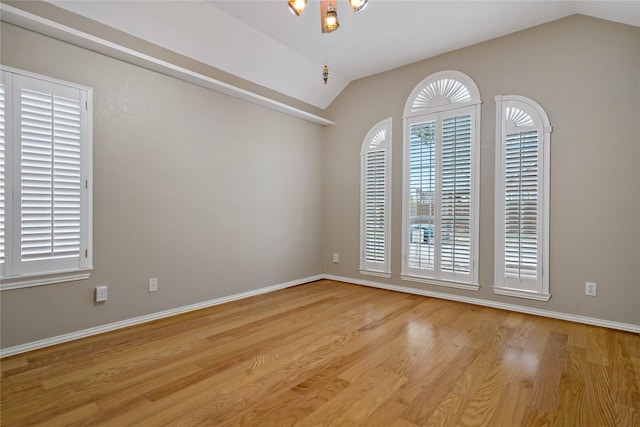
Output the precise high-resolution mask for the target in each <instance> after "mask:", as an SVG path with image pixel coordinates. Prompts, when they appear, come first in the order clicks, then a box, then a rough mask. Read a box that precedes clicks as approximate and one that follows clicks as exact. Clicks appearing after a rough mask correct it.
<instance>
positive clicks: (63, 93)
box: [3, 72, 91, 288]
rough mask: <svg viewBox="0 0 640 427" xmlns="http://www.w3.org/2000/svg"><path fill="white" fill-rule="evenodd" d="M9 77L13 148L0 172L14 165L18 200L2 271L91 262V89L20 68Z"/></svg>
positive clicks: (37, 271)
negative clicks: (10, 243)
mask: <svg viewBox="0 0 640 427" xmlns="http://www.w3.org/2000/svg"><path fill="white" fill-rule="evenodd" d="M12 81H13V82H12V87H13V99H12V100H10V102H9V103H8V105H9V106H10V113H9V115H11V119H10V120H9V121H8V122H9V123H10V124H11V125H12V127H13V132H12V135H13V137H12V138H11V141H10V142H5V143H6V144H9V143H10V144H11V146H12V148H13V155H12V156H11V159H10V163H9V164H8V167H7V168H6V172H4V173H3V176H7V177H8V176H9V174H10V171H14V172H13V176H14V177H16V179H17V180H14V182H12V188H13V191H14V197H13V201H16V200H17V201H18V202H19V205H18V206H15V205H14V206H11V208H10V209H7V212H11V217H10V218H9V219H8V220H7V221H6V223H7V224H6V229H5V232H6V233H11V234H12V236H13V237H12V238H11V239H10V241H11V242H13V245H12V247H11V248H7V249H6V250H11V259H12V262H10V263H7V265H6V266H5V268H4V269H3V278H4V279H9V281H13V282H18V281H20V280H22V278H25V277H29V276H34V275H37V276H42V275H52V274H60V273H67V272H74V271H80V270H85V269H90V268H91V258H90V254H89V249H90V247H89V246H90V241H91V236H90V228H91V218H90V186H89V176H90V166H91V158H90V154H91V140H90V122H89V97H90V94H89V89H87V88H81V87H77V86H75V85H70V84H67V83H63V82H54V81H50V80H48V79H46V78H42V77H40V76H34V75H31V74H27V73H25V74H22V73H21V72H20V73H13V75H12ZM16 172H17V174H16ZM16 195H17V197H16ZM8 204H12V203H11V202H10V201H8V200H5V206H6V205H8ZM8 224H11V225H10V226H9V225H8ZM7 240H9V239H7ZM57 281H59V280H57ZM27 282H28V280H27ZM20 283H22V281H21V282H20ZM25 283H26V282H25ZM3 288H4V286H3Z"/></svg>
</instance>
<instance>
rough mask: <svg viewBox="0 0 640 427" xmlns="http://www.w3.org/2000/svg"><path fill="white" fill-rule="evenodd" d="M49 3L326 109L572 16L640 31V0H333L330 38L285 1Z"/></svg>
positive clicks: (314, 7)
mask: <svg viewBox="0 0 640 427" xmlns="http://www.w3.org/2000/svg"><path fill="white" fill-rule="evenodd" d="M50 2H51V3H53V4H55V5H57V6H59V7H62V8H65V9H67V10H69V11H72V12H75V13H78V14H80V15H84V16H86V17H88V18H91V19H93V20H96V21H99V22H102V23H104V24H106V25H109V26H111V27H114V28H116V29H119V30H121V31H124V32H126V33H129V34H131V35H134V36H136V37H139V38H142V39H145V40H148V41H150V42H152V43H155V44H157V45H160V46H163V47H165V48H168V49H171V50H173V51H175V52H178V53H180V54H182V55H186V56H189V57H191V58H193V59H196V60H198V61H201V62H204V63H207V64H209V65H212V66H214V67H216V68H219V69H221V70H224V71H226V72H229V73H232V74H234V75H237V76H239V77H242V78H244V79H246V80H249V81H252V82H254V83H257V84H260V85H262V86H265V87H268V88H270V89H273V90H276V91H278V92H281V93H283V94H285V95H288V96H290V97H293V98H296V99H299V100H301V101H304V102H306V103H308V104H311V105H314V106H316V107H319V108H326V107H327V106H328V105H329V104H330V103H331V102H332V101H333V100H334V99H335V98H336V97H337V96H338V95H339V94H340V92H341V91H342V90H343V89H344V88H345V87H346V86H347V85H348V84H349V82H350V81H352V80H355V79H359V78H362V77H366V76H369V75H372V74H376V73H379V72H382V71H386V70H390V69H393V68H396V67H399V66H402V65H405V64H409V63H412V62H416V61H419V60H421V59H425V58H429V57H432V56H435V55H439V54H441V53H445V52H448V51H451V50H454V49H458V48H461V47H465V46H469V45H472V44H475V43H478V42H481V41H484V40H489V39H492V38H495V37H499V36H502V35H505V34H509V33H512V32H514V31H519V30H522V29H525V28H528V27H531V26H534V25H538V24H542V23H544V22H548V21H552V20H556V19H560V18H563V17H565V16H568V15H572V14H575V13H580V14H584V15H590V16H595V17H598V18H602V19H607V20H610V21H615V22H621V23H625V24H630V25H635V26H640V0H633V1H568V0H565V1H530V0H512V1H483V0H475V1H456V0H453V1H452V0H449V1H427V0H413V1H411V0H409V1H407V0H370V2H369V5H368V6H367V8H366V9H365V10H364V11H362V12H361V13H359V14H357V15H356V14H355V13H354V12H353V10H352V9H351V8H350V6H349V4H348V1H347V0H336V2H337V6H338V18H339V21H340V28H339V29H338V30H337V31H335V32H333V33H331V34H322V33H321V31H320V7H319V2H318V1H316V0H310V1H309V4H308V5H307V8H306V9H305V11H304V13H303V14H302V15H301V16H300V17H296V16H295V15H293V14H292V13H291V12H290V11H289V9H288V7H287V1H286V0H262V1H255V0H253V1H250V0H233V1H221V0H210V1H203V0H188V1H155V0H146V1H121V0H103V1H66V0H65V1H58V0H51V1H50ZM325 58H326V62H327V65H328V66H329V70H330V75H329V84H328V85H326V86H325V85H324V84H323V83H322V68H323V66H324V65H325Z"/></svg>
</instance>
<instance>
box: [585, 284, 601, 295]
mask: <svg viewBox="0 0 640 427" xmlns="http://www.w3.org/2000/svg"><path fill="white" fill-rule="evenodd" d="M597 291H598V284H597V283H595V282H586V283H585V284H584V294H585V295H589V296H592V297H595V296H596V292H597Z"/></svg>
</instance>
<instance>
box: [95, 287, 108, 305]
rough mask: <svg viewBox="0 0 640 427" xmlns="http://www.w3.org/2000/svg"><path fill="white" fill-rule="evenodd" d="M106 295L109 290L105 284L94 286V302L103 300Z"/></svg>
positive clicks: (105, 298)
mask: <svg viewBox="0 0 640 427" xmlns="http://www.w3.org/2000/svg"><path fill="white" fill-rule="evenodd" d="M108 297H109V292H108V288H107V287H106V286H96V302H104V301H106V300H107V298H108Z"/></svg>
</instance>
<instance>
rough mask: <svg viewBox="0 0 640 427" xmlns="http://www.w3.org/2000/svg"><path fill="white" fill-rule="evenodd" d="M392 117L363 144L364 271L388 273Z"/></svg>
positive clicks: (371, 131) (362, 261) (384, 274)
mask: <svg viewBox="0 0 640 427" xmlns="http://www.w3.org/2000/svg"><path fill="white" fill-rule="evenodd" d="M390 147H391V119H387V120H384V121H382V122H380V123H378V124H376V125H375V126H374V127H373V128H372V129H371V130H370V131H369V133H368V134H367V136H366V138H365V140H364V143H363V145H362V152H361V157H362V177H361V181H362V183H361V185H362V189H361V221H360V222H361V225H360V227H361V237H360V238H361V258H360V270H361V272H362V273H365V274H376V275H382V276H387V275H388V274H389V272H390V267H389V266H390V263H389V236H390V232H389V226H390V224H389V216H390V193H389V183H390V156H391V151H390Z"/></svg>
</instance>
